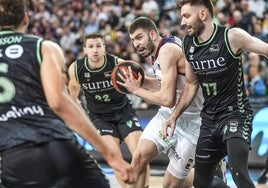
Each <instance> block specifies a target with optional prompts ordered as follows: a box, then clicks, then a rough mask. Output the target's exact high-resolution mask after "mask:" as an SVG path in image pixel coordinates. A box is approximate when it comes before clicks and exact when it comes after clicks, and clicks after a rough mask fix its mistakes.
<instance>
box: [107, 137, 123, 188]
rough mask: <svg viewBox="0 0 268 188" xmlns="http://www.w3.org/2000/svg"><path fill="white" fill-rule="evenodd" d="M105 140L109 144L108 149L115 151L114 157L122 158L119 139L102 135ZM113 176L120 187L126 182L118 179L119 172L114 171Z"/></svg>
mask: <svg viewBox="0 0 268 188" xmlns="http://www.w3.org/2000/svg"><path fill="white" fill-rule="evenodd" d="M102 137H103V138H104V140H105V142H106V143H107V144H108V145H109V147H110V149H111V150H113V151H115V153H116V154H117V156H116V158H122V153H121V148H120V140H119V139H118V138H116V137H114V136H112V135H103V136H102ZM115 177H116V180H117V181H118V183H119V184H120V186H121V188H125V187H126V184H125V183H124V182H123V181H122V180H121V179H120V174H118V173H116V172H115Z"/></svg>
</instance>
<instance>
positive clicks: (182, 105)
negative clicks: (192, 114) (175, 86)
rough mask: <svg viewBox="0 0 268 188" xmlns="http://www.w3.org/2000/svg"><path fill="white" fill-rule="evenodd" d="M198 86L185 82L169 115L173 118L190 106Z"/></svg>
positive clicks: (176, 117)
mask: <svg viewBox="0 0 268 188" xmlns="http://www.w3.org/2000/svg"><path fill="white" fill-rule="evenodd" d="M198 88H199V86H198V85H190V84H185V86H184V88H183V91H182V94H181V96H180V98H179V101H178V103H177V105H176V107H175V109H174V111H173V113H172V115H171V116H172V117H173V118H174V119H175V120H176V119H178V117H179V116H180V115H181V114H182V113H183V112H184V111H185V110H186V109H187V108H188V107H189V106H190V104H191V102H192V101H193V99H194V97H195V95H196V93H197V90H198Z"/></svg>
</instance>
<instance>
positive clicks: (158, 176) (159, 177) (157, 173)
mask: <svg viewBox="0 0 268 188" xmlns="http://www.w3.org/2000/svg"><path fill="white" fill-rule="evenodd" d="M164 168H165V167H163V169H162V170H159V169H151V170H152V173H151V176H150V188H162V181H163V172H164ZM260 171H261V170H250V176H251V178H252V180H253V181H254V184H255V185H256V188H268V181H267V182H266V184H258V183H257V179H258V177H259V174H260V173H259V172H260ZM104 172H105V174H106V175H107V177H108V178H109V180H110V184H111V188H120V186H119V184H118V183H117V181H116V179H115V177H114V174H113V172H112V170H111V169H109V168H105V169H104ZM226 177H227V182H228V185H229V186H230V188H237V187H236V186H235V184H234V182H233V180H232V177H231V175H230V173H229V172H228V171H227V175H226ZM245 188H246V187H245Z"/></svg>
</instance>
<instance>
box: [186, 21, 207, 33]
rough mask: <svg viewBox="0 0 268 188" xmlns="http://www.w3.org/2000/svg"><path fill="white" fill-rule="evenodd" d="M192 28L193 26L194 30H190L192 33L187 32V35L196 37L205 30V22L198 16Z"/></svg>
mask: <svg viewBox="0 0 268 188" xmlns="http://www.w3.org/2000/svg"><path fill="white" fill-rule="evenodd" d="M192 28H194V31H193V32H192V34H190V33H189V35H191V36H195V37H198V36H200V35H201V34H202V33H203V31H204V30H205V24H204V23H203V22H202V20H201V19H199V18H198V19H197V21H196V22H195V25H194V26H193V27H192Z"/></svg>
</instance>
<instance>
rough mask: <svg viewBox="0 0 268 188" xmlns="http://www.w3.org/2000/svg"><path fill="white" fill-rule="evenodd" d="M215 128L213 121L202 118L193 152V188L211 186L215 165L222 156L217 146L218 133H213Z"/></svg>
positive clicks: (218, 140)
mask: <svg viewBox="0 0 268 188" xmlns="http://www.w3.org/2000/svg"><path fill="white" fill-rule="evenodd" d="M216 129H217V127H216V125H215V122H214V121H211V120H209V119H205V118H203V119H202V126H201V127H200V135H199V138H198V141H197V145H196V154H195V173H194V187H195V188H208V187H210V186H211V184H212V181H213V178H214V174H215V170H216V166H217V164H218V162H219V161H220V160H221V158H222V157H223V156H224V154H223V152H222V151H221V149H220V148H219V143H220V138H219V136H218V135H214V133H215V132H216Z"/></svg>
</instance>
